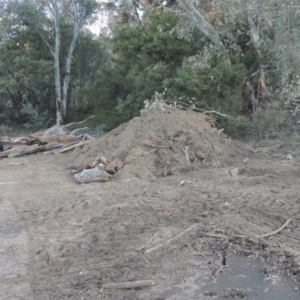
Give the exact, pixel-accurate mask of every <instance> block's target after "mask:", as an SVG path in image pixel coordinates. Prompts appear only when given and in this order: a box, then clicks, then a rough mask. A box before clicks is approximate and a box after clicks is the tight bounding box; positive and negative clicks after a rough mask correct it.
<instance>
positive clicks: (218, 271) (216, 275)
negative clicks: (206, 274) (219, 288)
mask: <svg viewBox="0 0 300 300" xmlns="http://www.w3.org/2000/svg"><path fill="white" fill-rule="evenodd" d="M226 267H227V265H225V266H222V267H220V268H219V269H218V270H217V272H216V273H215V275H214V278H215V279H217V278H218V275H219V273H220V272H221V271H223V270H224V269H225V268H226Z"/></svg>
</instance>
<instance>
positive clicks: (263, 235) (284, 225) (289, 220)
mask: <svg viewBox="0 0 300 300" xmlns="http://www.w3.org/2000/svg"><path fill="white" fill-rule="evenodd" d="M291 221H292V219H288V220H287V221H286V222H285V223H284V224H283V225H282V226H281V227H280V228H278V229H277V230H275V231H272V232H270V233H266V234H262V235H256V237H257V238H263V237H268V236H271V235H274V234H276V233H278V232H280V231H281V230H283V229H284V228H285V227H286V226H288V224H289V223H290V222H291Z"/></svg>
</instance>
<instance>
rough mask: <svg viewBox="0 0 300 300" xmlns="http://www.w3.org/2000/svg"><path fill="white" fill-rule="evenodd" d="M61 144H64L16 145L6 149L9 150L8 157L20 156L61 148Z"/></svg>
mask: <svg viewBox="0 0 300 300" xmlns="http://www.w3.org/2000/svg"><path fill="white" fill-rule="evenodd" d="M63 146H64V144H61V143H54V142H52V143H49V144H47V145H42V146H39V145H33V146H27V147H26V148H24V147H18V148H15V149H11V150H8V151H9V154H8V157H20V156H24V155H28V154H34V153H38V152H43V151H48V150H51V149H57V148H61V147H63Z"/></svg>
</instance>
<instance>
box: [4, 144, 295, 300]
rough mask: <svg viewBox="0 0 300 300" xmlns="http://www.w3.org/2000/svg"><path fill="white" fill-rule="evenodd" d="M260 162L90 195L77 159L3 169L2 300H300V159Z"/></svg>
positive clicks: (9, 164)
mask: <svg viewBox="0 0 300 300" xmlns="http://www.w3.org/2000/svg"><path fill="white" fill-rule="evenodd" d="M150 150H151V149H150ZM263 150H264V151H258V152H257V153H256V154H253V155H252V156H251V157H247V156H246V154H245V155H244V156H243V155H240V156H239V158H238V159H236V161H235V162H234V163H233V164H232V165H231V166H226V167H219V168H216V167H215V168H213V167H211V168H204V169H203V168H200V167H199V168H197V167H196V168H195V170H194V171H190V172H188V173H187V174H183V173H181V174H175V175H172V176H166V177H160V178H159V179H153V178H152V179H151V180H142V179H138V178H122V177H120V178H119V179H115V180H112V181H109V182H107V183H91V184H86V185H77V184H76V183H74V181H73V179H72V177H71V175H70V170H69V169H70V168H71V167H72V157H73V156H72V154H66V155H59V156H45V155H42V154H40V155H33V156H28V157H23V158H18V159H2V160H0V191H1V194H0V212H1V213H0V218H1V220H0V237H1V240H0V252H1V253H0V254H1V255H0V286H1V289H0V298H1V299H41V300H42V299H143V300H147V299H149V300H150V299H151V300H162V299H170V300H171V299H172V300H175V299H178V300H179V299H180V300H182V299H242V298H243V299H272V300H274V299H299V297H300V293H299V288H300V256H299V255H300V250H299V249H300V192H299V188H300V159H299V158H298V157H297V156H296V155H295V154H293V156H292V157H289V158H288V157H287V153H283V152H282V151H281V150H276V147H274V148H273V151H265V150H266V149H263ZM74 165H76V162H75V161H74ZM234 167H238V168H239V175H237V176H231V175H230V174H229V171H230V170H232V169H233V168H234ZM127 177H128V176H127ZM290 218H291V219H292V220H291V221H290V222H289V224H288V225H287V226H286V227H285V228H284V229H282V230H281V231H280V232H278V233H276V234H272V235H271V236H269V237H258V235H264V234H267V233H272V232H273V231H274V230H276V229H279V228H280V227H281V226H282V225H283V224H284V223H285V222H286V221H287V220H289V219H290ZM170 239H172V240H170ZM156 246H157V247H156ZM146 279H151V280H154V281H155V282H156V285H155V286H153V287H149V288H139V289H132V290H116V289H105V288H103V284H106V283H110V282H123V281H135V280H146ZM243 279H245V280H244V281H243ZM280 293H281V294H280ZM276 297H277V298H276ZM278 297H280V298H278Z"/></svg>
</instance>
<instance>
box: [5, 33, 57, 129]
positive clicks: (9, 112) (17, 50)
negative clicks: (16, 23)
mask: <svg viewBox="0 0 300 300" xmlns="http://www.w3.org/2000/svg"><path fill="white" fill-rule="evenodd" d="M52 80H53V67H52V62H51V60H50V57H49V55H48V52H47V51H46V49H45V47H44V45H43V44H42V43H41V42H39V39H37V36H36V34H35V33H34V32H32V31H31V30H21V31H16V33H15V36H14V37H11V38H10V39H3V40H2V42H1V43H0V95H1V97H0V108H1V110H0V111H1V113H0V121H1V122H2V123H6V124H8V123H14V124H22V123H23V119H22V114H21V109H22V107H23V106H24V105H26V104H27V103H32V104H33V105H34V106H35V107H39V110H40V111H43V110H46V109H48V110H50V108H51V101H52V99H53V100H54V89H53V82H52Z"/></svg>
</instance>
